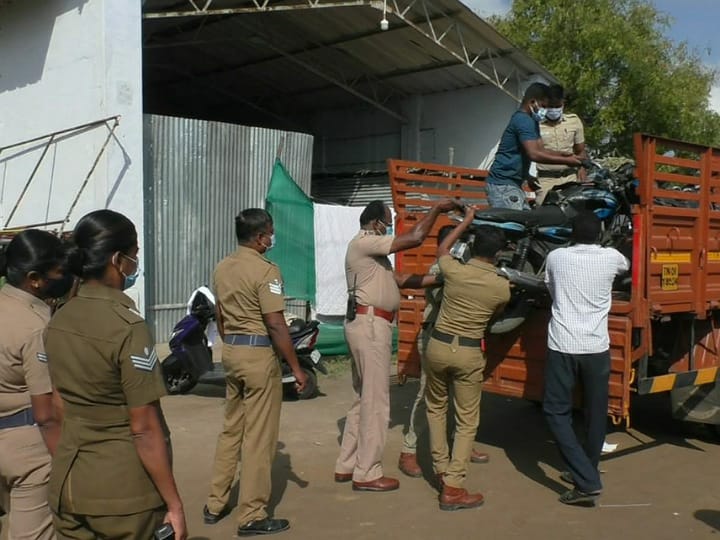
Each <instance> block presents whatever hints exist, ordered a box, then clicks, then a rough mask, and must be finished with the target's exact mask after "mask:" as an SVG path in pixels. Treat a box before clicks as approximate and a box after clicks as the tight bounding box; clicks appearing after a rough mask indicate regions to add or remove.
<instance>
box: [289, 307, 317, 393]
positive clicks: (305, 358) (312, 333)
mask: <svg viewBox="0 0 720 540" xmlns="http://www.w3.org/2000/svg"><path fill="white" fill-rule="evenodd" d="M319 327H320V323H319V322H318V321H308V322H306V321H304V320H302V319H299V318H298V319H292V320H291V321H290V325H289V326H288V331H289V332H290V339H291V340H292V342H293V347H294V348H295V354H296V355H297V359H298V362H299V363H300V369H302V370H303V372H304V373H305V376H306V377H307V379H306V382H305V388H304V389H303V391H302V392H297V391H296V390H295V376H294V375H293V373H292V370H291V369H290V365H289V364H288V363H287V362H286V361H285V360H284V359H283V360H282V362H281V368H282V382H283V393H284V394H285V396H286V397H289V398H291V399H292V398H297V399H310V398H314V397H315V396H317V395H318V393H319V388H318V381H317V371H320V372H321V373H322V374H323V375H327V368H326V367H325V364H324V362H323V361H322V355H321V354H320V351H318V350H317V349H316V348H315V345H316V343H317V338H318V335H319V334H320V328H319Z"/></svg>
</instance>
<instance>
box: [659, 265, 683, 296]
mask: <svg viewBox="0 0 720 540" xmlns="http://www.w3.org/2000/svg"><path fill="white" fill-rule="evenodd" d="M679 281H680V269H679V267H678V265H677V264H663V265H662V281H661V287H662V290H663V291H677V290H678V288H679Z"/></svg>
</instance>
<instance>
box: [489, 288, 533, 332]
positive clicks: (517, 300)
mask: <svg viewBox="0 0 720 540" xmlns="http://www.w3.org/2000/svg"><path fill="white" fill-rule="evenodd" d="M529 312H530V302H529V301H528V300H527V299H525V298H523V296H522V294H519V295H517V296H514V297H513V298H512V299H511V300H510V303H508V305H507V307H506V308H505V311H503V313H502V315H501V316H500V318H499V319H497V320H496V321H495V322H494V323H492V324H491V325H490V333H491V334H505V333H507V332H512V331H513V330H515V329H516V328H517V327H518V326H520V325H521V324H522V323H524V322H525V319H526V318H527V316H528V313H529Z"/></svg>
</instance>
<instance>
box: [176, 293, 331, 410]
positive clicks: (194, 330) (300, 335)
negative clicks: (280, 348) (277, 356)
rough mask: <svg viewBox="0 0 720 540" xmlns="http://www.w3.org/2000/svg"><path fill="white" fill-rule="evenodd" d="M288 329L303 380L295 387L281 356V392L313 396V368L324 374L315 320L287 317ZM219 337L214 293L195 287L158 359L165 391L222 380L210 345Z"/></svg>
mask: <svg viewBox="0 0 720 540" xmlns="http://www.w3.org/2000/svg"><path fill="white" fill-rule="evenodd" d="M288 322H289V324H288V331H289V332H290V339H291V340H292V343H293V347H294V348H295V353H296V355H297V357H298V362H299V363H300V367H301V369H302V370H303V371H304V372H305V375H306V377H307V382H306V384H305V388H304V389H303V391H302V392H299V393H298V392H297V391H296V390H295V376H294V375H293V374H292V370H291V369H290V366H289V365H288V363H287V362H286V361H285V360H284V359H281V361H280V366H281V371H282V383H283V393H284V395H285V396H286V397H289V398H296V399H310V398H313V397H315V396H317V394H318V392H319V389H318V382H317V373H316V372H317V371H320V372H321V373H323V374H327V369H326V368H325V365H324V363H323V361H322V355H321V354H320V351H318V350H316V349H315V344H316V343H317V338H318V334H319V332H320V330H319V324H320V323H319V322H318V321H309V322H305V321H304V320H302V319H299V318H297V319H291V320H290V321H288ZM217 339H219V335H218V334H217V329H216V323H215V297H214V295H213V294H212V292H210V290H208V289H207V288H206V287H200V288H199V289H197V290H195V291H194V292H193V294H192V295H191V297H190V300H189V301H188V309H187V315H186V316H185V317H183V318H182V319H181V320H180V321H178V323H177V324H176V325H175V327H174V328H173V331H172V333H171V334H170V355H168V357H167V358H165V360H163V362H162V370H163V377H164V379H165V385H166V387H167V390H168V393H169V394H171V395H175V394H186V393H188V392H189V391H190V390H192V389H193V388H194V387H195V386H196V385H197V384H198V383H200V382H208V383H213V382H219V381H224V380H225V372H224V370H223V368H222V365H215V364H214V363H213V361H212V345H213V343H214V342H215V341H216V340H217Z"/></svg>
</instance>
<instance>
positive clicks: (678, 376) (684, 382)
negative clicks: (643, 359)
mask: <svg viewBox="0 0 720 540" xmlns="http://www.w3.org/2000/svg"><path fill="white" fill-rule="evenodd" d="M718 376H720V368H718V367H717V366H715V367H709V368H703V369H698V370H695V371H684V372H682V373H668V374H667V375H659V376H657V377H647V378H645V379H640V380H639V381H638V385H637V391H638V394H655V393H657V392H667V391H668V390H673V389H675V388H682V387H685V386H700V385H701V384H709V383H714V382H715V381H717V380H718Z"/></svg>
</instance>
